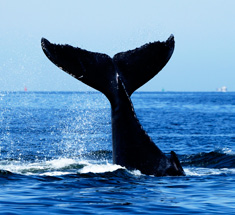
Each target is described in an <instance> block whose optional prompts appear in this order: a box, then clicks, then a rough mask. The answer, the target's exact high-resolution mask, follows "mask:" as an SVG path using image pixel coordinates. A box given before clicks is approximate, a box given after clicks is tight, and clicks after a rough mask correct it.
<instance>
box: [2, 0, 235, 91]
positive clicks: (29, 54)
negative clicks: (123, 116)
mask: <svg viewBox="0 0 235 215" xmlns="http://www.w3.org/2000/svg"><path fill="white" fill-rule="evenodd" d="M234 11H235V1H234V0H190V1H189V0H179V1H175V0H164V1H159V0H146V1H140V0H128V1H124V0H118V1H110V0H99V1H96V0H93V1H92V0H86V1H82V0H68V1H64V0H63V1H62V0H50V1H48V0H40V1H36V0H35V1H30V0H20V1H18V0H0V91H23V90H24V87H25V86H26V87H27V89H28V91H87V90H92V89H91V88H90V87H88V86H86V85H85V84H83V83H81V82H79V81H78V80H76V79H74V78H73V77H71V76H69V75H68V74H66V73H65V72H63V71H62V70H60V69H59V68H57V67H56V66H55V65H54V64H52V63H51V62H50V61H49V60H48V59H47V58H46V56H45V55H44V53H43V51H42V49H41V43H40V41H41V38H42V37H45V38H47V39H48V40H49V41H51V42H53V43H59V44H70V45H72V46H75V47H80V48H83V49H86V50H89V51H94V52H101V53H105V54H108V55H110V56H111V57H112V56H113V55H114V54H116V53H118V52H122V51H127V50H130V49H135V48H136V47H139V46H142V45H144V44H145V43H149V42H154V41H158V40H160V41H164V40H166V39H167V38H168V37H169V36H170V35H171V34H173V35H174V36H175V51H174V53H173V56H172V58H171V59H170V61H169V62H168V64H167V65H166V66H165V67H164V68H163V69H162V71H161V72H160V73H159V74H158V75H157V76H155V77H154V78H153V79H152V80H151V81H149V82H148V83H146V84H145V85H144V86H142V87H141V88H140V89H139V91H161V90H162V89H165V91H216V89H217V88H219V87H222V86H226V87H227V89H228V91H235V12H234Z"/></svg>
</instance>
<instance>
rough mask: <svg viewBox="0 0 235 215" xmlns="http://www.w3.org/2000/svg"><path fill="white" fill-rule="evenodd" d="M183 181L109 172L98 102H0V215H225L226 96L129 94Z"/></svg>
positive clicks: (229, 192)
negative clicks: (171, 155) (172, 157)
mask: <svg viewBox="0 0 235 215" xmlns="http://www.w3.org/2000/svg"><path fill="white" fill-rule="evenodd" d="M132 100H133V103H134V107H135V109H136V113H137V116H138V118H139V119H140V122H141V124H142V125H143V127H144V129H145V130H146V131H147V132H148V134H149V135H150V136H151V137H152V139H153V140H154V142H155V143H156V144H157V145H158V146H159V148H160V149H161V150H162V151H164V152H165V153H169V152H170V151H171V150H174V151H175V152H176V153H177V154H178V156H179V159H180V160H181V163H182V165H183V168H184V170H185V172H186V174H187V176H185V177H153V176H147V175H143V174H141V173H140V172H139V171H128V170H126V169H125V168H123V167H121V166H118V165H113V164H112V147H111V119H110V105H109V103H108V101H107V99H106V98H105V97H104V96H103V95H101V94H100V93H77V92H64V93H63V92H59V93H58V92H48V93H47V92H41V93H40V92H37V93H36V92H35V93H34V92H27V93H24V92H12V93H9V92H1V93H0V189H1V192H0V214H192V213H197V214H235V144H234V142H235V141H234V140H235V138H234V137H235V134H234V133H235V132H234V131H235V129H234V118H235V93H174V92H172V93H171V92H169V93H168V92H165V93H135V94H134V95H133V96H132Z"/></svg>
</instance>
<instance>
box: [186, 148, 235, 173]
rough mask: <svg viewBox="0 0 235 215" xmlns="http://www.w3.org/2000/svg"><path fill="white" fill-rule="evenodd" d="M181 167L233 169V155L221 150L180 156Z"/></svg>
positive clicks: (234, 162) (234, 164)
mask: <svg viewBox="0 0 235 215" xmlns="http://www.w3.org/2000/svg"><path fill="white" fill-rule="evenodd" d="M181 159H182V165H183V166H191V167H206V168H216V169H221V168H235V155H234V154H228V153H224V152H223V151H221V150H218V151H212V152H209V153H206V152H201V153H198V154H192V155H184V156H182V158H181Z"/></svg>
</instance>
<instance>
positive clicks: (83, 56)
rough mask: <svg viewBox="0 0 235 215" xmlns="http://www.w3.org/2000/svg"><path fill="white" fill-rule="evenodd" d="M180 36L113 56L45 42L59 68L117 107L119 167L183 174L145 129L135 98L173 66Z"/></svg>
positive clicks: (116, 157) (115, 144)
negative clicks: (136, 91) (170, 60)
mask: <svg viewBox="0 0 235 215" xmlns="http://www.w3.org/2000/svg"><path fill="white" fill-rule="evenodd" d="M174 44H175V43H174V37H173V36H170V37H169V38H168V40H167V41H166V42H154V43H149V44H146V45H144V46H141V47H140V48H137V49H134V50H131V51H127V52H121V53H118V54H116V55H115V56H114V57H113V58H111V57H109V56H108V55H106V54H100V53H95V52H89V51H86V50H83V49H80V48H74V47H72V46H69V45H56V44H52V43H50V42H49V41H48V40H46V39H44V38H42V40H41V45H42V49H43V51H44V53H45V54H46V56H47V57H48V58H49V59H50V60H51V61H52V62H53V63H54V64H56V65H57V66H58V67H60V68H61V69H62V70H64V71H65V72H67V73H69V74H70V75H72V76H73V77H75V78H76V79H78V80H80V81H82V82H83V83H85V84H87V85H89V86H91V87H93V88H95V89H97V90H99V91H100V92H102V93H103V94H105V95H106V97H107V98H108V100H109V101H110V104H111V115H112V145H113V163H114V164H118V165H121V166H124V167H126V168H127V169H130V170H134V169H137V170H140V171H141V173H143V174H147V175H154V176H183V175H185V173H184V170H183V168H182V166H181V164H180V162H179V160H178V158H177V156H176V154H175V153H174V152H173V151H172V152H171V156H170V157H169V158H168V157H167V156H166V155H165V154H164V153H163V152H162V151H161V150H160V149H159V148H158V147H157V146H156V145H155V144H154V142H153V141H152V140H151V138H150V137H149V136H148V135H147V133H146V132H145V131H144V129H143V128H142V126H141V124H140V122H139V120H138V119H137V116H136V114H135V111H134V107H133V104H132V102H131V99H130V96H131V94H132V93H133V92H134V91H135V90H136V89H138V88H139V87H141V86H142V85H143V84H145V83H146V82H147V81H149V80H150V79H151V78H153V77H154V76H155V75H156V74H157V73H158V72H159V71H160V70H161V69H162V68H163V67H164V66H165V65H166V63H167V62H168V60H169V59H170V57H171V55H172V53H173V50H174Z"/></svg>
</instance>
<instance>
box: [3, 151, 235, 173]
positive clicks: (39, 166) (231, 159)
mask: <svg viewBox="0 0 235 215" xmlns="http://www.w3.org/2000/svg"><path fill="white" fill-rule="evenodd" d="M111 157H112V152H111V151H103V150H100V151H94V152H90V153H86V154H83V155H82V156H80V157H79V158H78V157H77V158H58V159H51V160H43V161H37V162H32V161H17V160H8V161H7V160H5V161H0V177H5V176H8V175H11V174H20V175H26V176H30V175H31V176H42V177H44V176H52V177H57V176H58V177H61V176H63V177H64V176H66V175H67V176H73V177H74V176H76V177H97V176H99V177H136V176H144V175H143V174H141V173H140V171H138V170H135V171H129V170H127V169H125V168H124V167H122V166H119V165H115V164H112V161H111ZM179 158H180V160H181V162H182V166H183V168H184V169H185V172H186V175H187V176H203V175H221V174H235V155H234V154H228V153H225V152H223V151H213V152H209V153H205V152H202V153H198V154H192V155H181V156H179Z"/></svg>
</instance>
